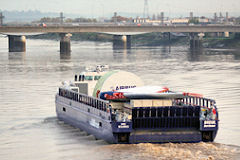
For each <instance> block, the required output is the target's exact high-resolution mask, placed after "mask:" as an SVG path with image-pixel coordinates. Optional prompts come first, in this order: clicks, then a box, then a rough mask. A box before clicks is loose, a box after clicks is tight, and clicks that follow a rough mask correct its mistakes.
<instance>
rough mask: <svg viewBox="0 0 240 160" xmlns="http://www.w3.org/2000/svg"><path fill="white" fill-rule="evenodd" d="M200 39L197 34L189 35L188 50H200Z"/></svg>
mask: <svg viewBox="0 0 240 160" xmlns="http://www.w3.org/2000/svg"><path fill="white" fill-rule="evenodd" d="M201 48H202V37H200V36H199V34H197V33H190V49H201Z"/></svg>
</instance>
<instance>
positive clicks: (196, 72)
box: [0, 37, 240, 160]
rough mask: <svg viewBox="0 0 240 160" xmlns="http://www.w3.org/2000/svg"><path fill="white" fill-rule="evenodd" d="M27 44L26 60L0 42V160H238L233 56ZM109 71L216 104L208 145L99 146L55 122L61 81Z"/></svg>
mask: <svg viewBox="0 0 240 160" xmlns="http://www.w3.org/2000/svg"><path fill="white" fill-rule="evenodd" d="M71 45H72V53H71V55H60V54H59V42H57V41H51V40H29V39H28V40H27V52H26V53H8V48H7V47H8V39H7V38H6V37H0V159H1V160H5V159H6V160H9V159H13V160H15V159H20V160H28V159H30V160H32V159H35V160H38V159H39V160H45V159H46V160H49V159H51V160H55V159H56V160H58V159H81V160H82V159H83V160H84V159H86V160H90V159H100V160H102V159H103V160H105V159H107V160H111V159H124V160H131V159H238V158H240V156H239V155H240V151H239V150H240V149H239V148H240V123H239V121H240V108H239V107H240V101H239V99H240V51H239V50H237V51H234V50H214V49H212V50H204V51H198V52H197V53H196V52H194V53H193V52H190V51H189V49H188V46H175V47H174V46H172V47H168V46H167V47H137V46H134V45H133V47H132V49H131V50H113V49H112V44H111V43H95V42H74V41H72V42H71ZM96 64H109V66H110V67H111V69H121V70H126V71H130V72H133V73H135V74H137V75H138V76H140V77H141V78H142V79H143V80H144V82H145V84H148V85H161V86H167V87H168V88H170V89H172V90H175V91H188V92H193V93H202V94H204V96H205V97H209V98H213V99H215V100H216V102H217V106H218V108H219V114H220V128H219V132H218V135H217V137H216V139H215V142H213V143H203V142H201V143H193V144H184V143H183V144H172V143H169V144H148V143H147V144H133V145H119V144H107V143H106V142H104V141H102V140H95V139H94V137H93V136H91V135H87V134H86V133H85V132H84V131H80V130H79V129H76V128H73V127H71V126H69V125H67V124H64V123H63V122H62V121H59V120H58V119H57V118H56V113H55V102H54V96H55V93H56V92H57V89H58V86H59V85H60V82H61V81H64V80H72V79H73V76H74V74H75V73H80V71H81V70H83V69H84V68H85V66H90V65H93V66H94V65H96Z"/></svg>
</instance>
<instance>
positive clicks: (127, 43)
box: [113, 35, 131, 49]
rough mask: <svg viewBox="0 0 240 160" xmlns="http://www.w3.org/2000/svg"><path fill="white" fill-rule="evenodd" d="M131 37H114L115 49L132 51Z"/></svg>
mask: <svg viewBox="0 0 240 160" xmlns="http://www.w3.org/2000/svg"><path fill="white" fill-rule="evenodd" d="M130 48H131V36H130V35H127V36H125V35H123V36H122V35H113V49H130Z"/></svg>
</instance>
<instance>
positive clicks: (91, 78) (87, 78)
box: [84, 76, 93, 81]
mask: <svg viewBox="0 0 240 160" xmlns="http://www.w3.org/2000/svg"><path fill="white" fill-rule="evenodd" d="M84 79H85V80H87V81H92V80H93V76H85V78H84Z"/></svg>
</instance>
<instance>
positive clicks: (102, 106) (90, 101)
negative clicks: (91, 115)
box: [58, 88, 109, 112]
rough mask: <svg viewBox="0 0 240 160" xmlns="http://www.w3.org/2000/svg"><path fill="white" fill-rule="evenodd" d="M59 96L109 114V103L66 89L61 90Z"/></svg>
mask: <svg viewBox="0 0 240 160" xmlns="http://www.w3.org/2000/svg"><path fill="white" fill-rule="evenodd" d="M58 95H59V96H62V97H65V98H67V99H71V100H73V101H76V102H80V103H84V104H86V105H89V106H91V107H93V108H97V109H99V110H102V111H105V112H109V103H108V102H107V101H104V100H101V99H97V98H94V97H90V96H87V95H85V94H82V93H77V92H75V91H72V90H69V89H65V88H59V91H58Z"/></svg>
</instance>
